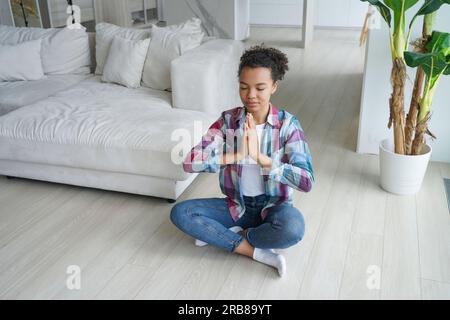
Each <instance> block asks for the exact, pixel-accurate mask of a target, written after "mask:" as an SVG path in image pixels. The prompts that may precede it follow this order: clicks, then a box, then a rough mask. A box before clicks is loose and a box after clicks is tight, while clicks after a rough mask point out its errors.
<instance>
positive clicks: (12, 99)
mask: <svg viewBox="0 0 450 320" xmlns="http://www.w3.org/2000/svg"><path fill="white" fill-rule="evenodd" d="M91 76H92V75H88V74H87V75H81V74H65V75H49V76H45V77H44V78H43V79H40V80H36V81H11V82H0V116H1V115H4V114H6V113H8V112H11V111H13V110H15V109H17V108H20V107H23V106H26V105H28V104H32V103H34V102H37V101H39V100H42V99H45V98H47V97H49V96H51V95H53V94H55V93H57V92H59V91H62V90H65V89H67V88H70V87H72V86H74V85H76V84H78V83H79V82H81V81H83V80H84V79H86V78H88V77H91Z"/></svg>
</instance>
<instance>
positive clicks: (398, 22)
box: [384, 0, 419, 33]
mask: <svg viewBox="0 0 450 320" xmlns="http://www.w3.org/2000/svg"><path fill="white" fill-rule="evenodd" d="M418 1H419V0H384V3H385V4H386V5H387V6H388V7H389V8H391V9H392V11H393V12H394V33H398V32H400V33H401V32H403V30H404V29H405V12H406V10H408V9H409V8H411V7H412V6H414V5H415V4H416V3H417V2H418Z"/></svg>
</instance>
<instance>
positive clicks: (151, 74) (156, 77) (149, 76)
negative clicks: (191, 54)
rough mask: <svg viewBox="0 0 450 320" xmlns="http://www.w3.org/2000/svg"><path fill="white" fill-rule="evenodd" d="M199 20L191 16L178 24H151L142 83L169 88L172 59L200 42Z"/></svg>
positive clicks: (201, 37)
mask: <svg viewBox="0 0 450 320" xmlns="http://www.w3.org/2000/svg"><path fill="white" fill-rule="evenodd" d="M204 35H205V34H204V33H203V31H202V29H201V20H200V19H198V18H192V19H190V20H188V21H186V22H185V23H182V24H180V25H173V26H168V27H163V28H161V27H158V26H156V25H152V35H151V37H152V41H151V42H150V46H149V49H148V53H147V58H146V60H145V65H144V72H143V75H142V84H143V85H144V86H146V87H149V88H153V89H158V90H170V87H171V78H170V64H171V62H172V60H174V59H176V58H177V57H179V56H181V55H182V54H184V53H185V52H186V51H188V50H191V49H194V48H196V47H198V46H199V45H200V44H201V43H202V39H203V37H204Z"/></svg>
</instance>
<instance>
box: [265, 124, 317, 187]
mask: <svg viewBox="0 0 450 320" xmlns="http://www.w3.org/2000/svg"><path fill="white" fill-rule="evenodd" d="M281 156H282V157H286V158H287V161H283V162H282V161H281V159H280V157H278V158H277V157H275V159H272V167H271V168H270V171H269V179H272V180H275V181H278V182H280V183H283V184H287V185H289V186H290V187H292V188H294V189H296V190H300V191H304V192H309V191H310V190H311V188H312V184H313V182H314V173H313V167H312V158H311V153H310V151H309V148H308V143H307V142H306V139H305V135H304V133H303V130H302V128H301V126H300V123H299V121H298V120H297V119H296V118H294V117H293V118H292V120H291V122H290V124H289V127H288V130H287V138H286V142H285V145H284V154H283V155H281Z"/></svg>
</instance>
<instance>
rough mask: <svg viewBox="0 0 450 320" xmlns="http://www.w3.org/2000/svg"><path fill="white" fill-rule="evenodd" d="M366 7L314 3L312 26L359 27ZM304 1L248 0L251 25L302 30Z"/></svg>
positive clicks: (335, 0)
mask: <svg viewBox="0 0 450 320" xmlns="http://www.w3.org/2000/svg"><path fill="white" fill-rule="evenodd" d="M366 12H367V3H363V2H361V1H359V0H315V1H314V19H315V22H314V25H315V26H319V27H352V28H354V27H361V26H362V24H363V22H364V17H365V15H366ZM302 18H303V0H250V23H251V24H255V25H265V24H267V25H280V26H301V25H302V20H303V19H302Z"/></svg>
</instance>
